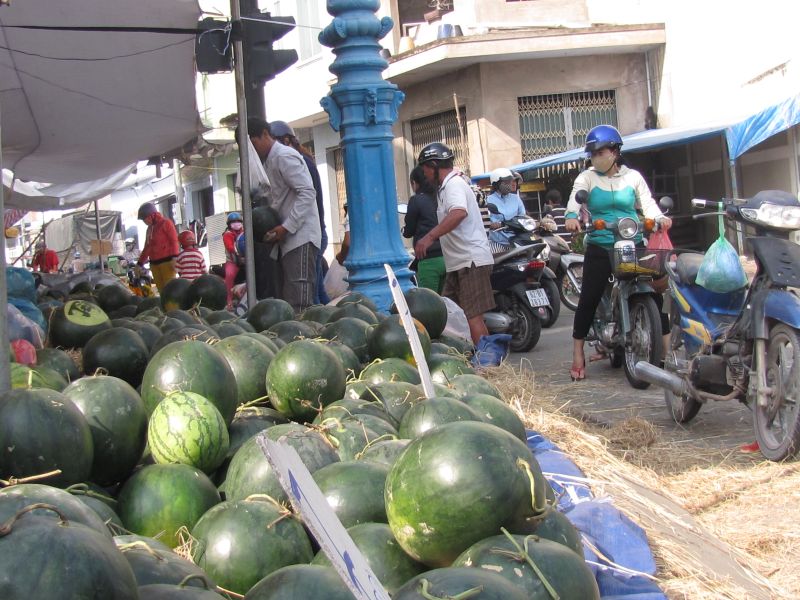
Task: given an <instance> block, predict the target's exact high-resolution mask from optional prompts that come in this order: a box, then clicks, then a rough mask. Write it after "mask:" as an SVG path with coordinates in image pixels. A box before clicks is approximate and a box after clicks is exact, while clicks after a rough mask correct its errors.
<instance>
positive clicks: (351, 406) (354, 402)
mask: <svg viewBox="0 0 800 600" xmlns="http://www.w3.org/2000/svg"><path fill="white" fill-rule="evenodd" d="M362 414H366V415H372V416H374V417H378V418H379V419H383V420H384V421H386V423H387V424H388V425H390V426H393V423H392V420H391V417H390V416H389V415H388V414H387V412H386V410H384V408H383V406H382V405H381V404H380V403H378V402H370V401H369V400H362V399H353V398H342V399H341V400H337V401H336V402H331V403H330V404H329V405H328V406H326V407H325V408H323V409H322V412H320V413H319V414H318V415H317V416H316V418H315V419H314V424H315V425H319V424H320V423H322V422H323V421H325V420H327V419H336V420H339V421H341V420H343V419H346V418H348V417H354V416H356V415H362Z"/></svg>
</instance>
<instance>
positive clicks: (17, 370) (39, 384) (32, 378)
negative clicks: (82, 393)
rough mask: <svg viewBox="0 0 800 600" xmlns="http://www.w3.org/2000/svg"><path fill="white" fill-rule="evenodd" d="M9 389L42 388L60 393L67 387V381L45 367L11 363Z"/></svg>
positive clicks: (56, 372)
mask: <svg viewBox="0 0 800 600" xmlns="http://www.w3.org/2000/svg"><path fill="white" fill-rule="evenodd" d="M10 374H11V387H12V388H15V389H16V388H20V389H28V388H30V389H33V388H42V389H48V390H54V391H56V392H60V391H62V390H63V389H64V388H65V387H67V380H66V379H64V378H63V377H62V376H61V374H60V373H59V372H58V371H54V370H53V369H49V368H47V367H33V368H30V367H26V366H25V365H21V364H19V363H11V366H10Z"/></svg>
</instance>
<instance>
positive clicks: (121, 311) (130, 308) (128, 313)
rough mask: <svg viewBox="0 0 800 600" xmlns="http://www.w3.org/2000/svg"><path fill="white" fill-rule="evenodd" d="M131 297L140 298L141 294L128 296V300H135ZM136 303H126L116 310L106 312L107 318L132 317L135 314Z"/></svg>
mask: <svg viewBox="0 0 800 600" xmlns="http://www.w3.org/2000/svg"><path fill="white" fill-rule="evenodd" d="M133 298H141V296H130V298H129V302H135V301H134V300H133ZM137 307H138V304H135V303H134V304H126V305H124V306H120V307H119V308H118V309H117V310H115V311H112V312H110V313H108V318H109V319H112V320H113V319H120V318H125V317H129V318H133V317H135V316H136V308H137Z"/></svg>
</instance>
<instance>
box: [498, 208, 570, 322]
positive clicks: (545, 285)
mask: <svg viewBox="0 0 800 600" xmlns="http://www.w3.org/2000/svg"><path fill="white" fill-rule="evenodd" d="M486 206H487V208H488V209H489V212H490V213H491V214H495V215H499V214H500V211H499V210H498V209H497V207H496V206H495V205H494V204H492V203H489V204H487V205H486ZM536 229H537V226H536V220H535V219H532V218H531V217H527V216H514V217H512V218H510V219H507V220H504V221H501V222H500V228H499V229H494V230H493V231H496V232H501V233H505V234H506V238H507V240H508V244H500V243H498V242H492V241H490V245H491V247H492V253H493V254H505V253H506V252H508V251H509V250H510V249H511V248H525V247H531V246H537V248H540V250H538V251H537V253H536V254H534V255H533V256H534V257H535V258H537V259H539V261H541V263H542V265H541V268H538V269H535V270H534V269H531V270H529V274H528V275H529V277H530V278H533V279H535V280H536V281H537V282H539V283H540V287H541V288H542V289H543V290H544V292H545V294H546V295H547V303H546V304H541V305H539V306H536V307H535V313H536V316H537V317H539V319H541V321H542V327H545V328H547V327H552V326H553V324H554V323H555V322H556V320H558V315H559V312H560V310H561V302H560V297H559V294H558V286H557V285H556V275H555V273H554V272H553V271H552V269H550V268H549V267H548V266H547V261H548V260H549V259H550V246H549V244H547V243H543V240H542V239H540V237H539V236H538V235H537V234H536V233H535V232H536Z"/></svg>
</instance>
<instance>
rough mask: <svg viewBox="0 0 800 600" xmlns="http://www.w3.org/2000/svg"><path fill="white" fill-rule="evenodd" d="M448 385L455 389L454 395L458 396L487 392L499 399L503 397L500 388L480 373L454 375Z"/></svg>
mask: <svg viewBox="0 0 800 600" xmlns="http://www.w3.org/2000/svg"><path fill="white" fill-rule="evenodd" d="M450 385H451V386H452V387H453V389H454V390H455V391H456V395H457V396H458V397H459V398H462V397H464V396H467V395H469V394H489V395H490V396H494V397H495V398H499V399H500V400H502V399H503V395H502V394H501V393H500V390H498V389H497V386H495V385H494V384H492V383H490V382H489V381H487V380H486V378H485V377H481V376H480V375H473V374H472V373H465V374H463V375H456V376H455V377H453V378H452V379H451V380H450Z"/></svg>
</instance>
